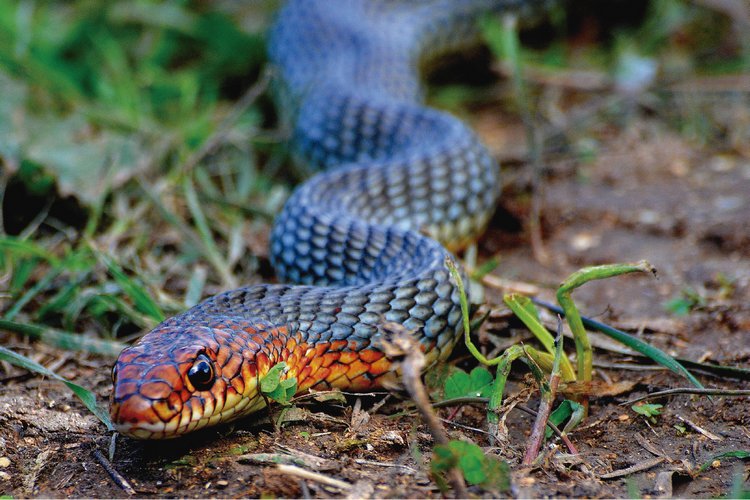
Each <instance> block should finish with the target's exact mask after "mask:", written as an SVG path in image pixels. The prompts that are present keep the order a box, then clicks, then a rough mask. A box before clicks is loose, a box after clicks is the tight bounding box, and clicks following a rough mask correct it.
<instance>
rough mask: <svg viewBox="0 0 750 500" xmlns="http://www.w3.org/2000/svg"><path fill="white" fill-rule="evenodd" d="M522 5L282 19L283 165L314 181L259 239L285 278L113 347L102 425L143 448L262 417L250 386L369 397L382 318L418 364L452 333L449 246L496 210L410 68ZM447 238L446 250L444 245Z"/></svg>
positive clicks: (456, 313) (428, 4) (391, 370)
mask: <svg viewBox="0 0 750 500" xmlns="http://www.w3.org/2000/svg"><path fill="white" fill-rule="evenodd" d="M529 3H533V2H528V1H526V2H524V1H522V0H497V1H487V0H480V1H476V0H470V1H455V0H433V1H395V0H372V1H361V0H345V1H334V0H300V1H290V2H289V3H287V4H286V5H285V6H284V7H283V8H282V9H281V11H280V12H279V14H278V17H277V21H276V22H275V24H274V25H273V27H272V28H271V31H270V33H269V57H270V60H271V63H272V64H273V65H274V67H275V68H276V72H277V73H278V75H279V77H280V80H281V82H282V83H281V85H280V87H279V89H280V90H279V92H278V94H279V95H283V96H285V97H284V98H283V99H282V100H283V103H284V106H283V109H284V110H285V112H286V115H287V116H288V117H289V119H290V121H291V123H292V126H293V134H292V140H291V142H290V147H291V148H292V150H293V154H294V157H295V158H296V159H297V160H298V161H299V162H300V163H302V164H304V165H306V166H307V167H309V168H311V169H317V170H319V172H318V173H316V175H314V176H313V177H311V178H310V179H309V180H308V181H306V182H305V183H303V184H302V185H301V186H300V187H299V188H298V189H297V190H296V191H295V192H294V193H293V194H292V196H291V197H290V198H289V200H288V201H287V203H286V204H285V207H284V209H283V210H282V212H281V214H280V215H279V216H278V217H277V219H276V221H275V223H274V227H273V230H272V235H271V259H272V263H273V265H274V268H275V270H276V272H277V275H278V277H279V280H280V281H281V282H288V283H294V284H274V285H267V284H262V285H253V286H248V287H245V288H240V289H237V290H232V291H228V292H225V293H222V294H219V295H216V296H214V297H211V298H209V299H207V300H205V301H204V302H202V303H200V304H198V305H196V306H195V307H193V308H191V309H189V310H188V311H186V312H184V313H182V314H180V315H178V316H176V317H173V318H170V319H168V320H166V321H164V322H163V323H162V324H160V325H159V326H157V327H156V328H155V329H154V330H152V331H151V332H149V333H148V334H146V335H145V336H143V337H142V338H141V340H140V341H139V342H138V343H136V344H135V345H133V346H131V347H128V348H126V349H125V350H124V351H123V352H122V353H121V354H120V356H119V358H118V360H117V362H116V364H115V367H114V368H113V371H112V377H113V383H114V390H113V394H112V397H111V417H112V421H113V423H114V425H115V427H116V429H117V430H118V431H119V432H120V433H121V434H124V435H127V436H131V437H134V438H140V439H160V438H171V437H176V436H179V435H182V434H185V433H187V432H191V431H193V430H195V429H199V428H202V427H205V426H208V425H214V424H217V423H220V422H225V421H228V420H233V419H235V418H238V417H240V416H243V415H246V414H249V413H252V412H254V411H257V410H259V409H261V408H263V407H264V406H265V404H266V401H265V399H264V398H263V397H262V396H261V394H260V390H259V381H260V379H261V378H262V377H263V376H264V375H265V374H266V373H268V371H269V370H270V369H271V368H272V367H273V366H274V365H275V364H277V363H279V362H281V361H284V362H286V366H287V369H286V371H285V373H284V374H283V377H284V378H290V377H294V378H296V380H297V382H298V391H300V392H301V391H306V390H307V389H309V388H315V389H328V388H340V389H346V390H368V389H372V388H375V387H382V386H383V385H384V384H387V383H389V382H394V381H395V379H396V377H397V375H396V373H395V367H394V366H393V363H392V362H391V360H390V359H389V358H388V357H386V356H385V355H384V353H383V352H382V350H381V348H380V347H379V342H380V337H381V335H382V334H381V329H380V328H379V325H381V324H382V323H383V322H384V321H393V322H398V323H401V324H403V325H404V326H405V327H406V328H407V329H409V330H412V331H414V332H416V333H415V334H416V335H417V336H418V338H419V342H420V344H419V345H420V346H421V348H422V349H423V350H424V352H425V354H426V357H427V362H428V363H434V362H436V361H438V360H441V359H444V358H445V357H446V356H447V355H448V354H449V353H450V351H451V349H452V348H453V346H454V344H455V343H456V340H457V339H458V338H459V337H460V334H461V333H462V326H461V320H460V319H461V310H460V305H459V296H458V292H457V289H456V286H455V285H454V283H452V282H451V280H450V279H449V272H448V270H447V268H446V266H445V259H446V257H449V256H450V253H449V250H448V249H451V250H457V249H459V248H461V247H462V246H464V245H466V244H467V243H468V242H470V241H471V240H472V239H473V238H475V237H476V236H477V235H478V234H479V233H480V232H481V231H482V229H483V227H484V226H485V224H486V222H487V220H488V218H489V216H490V215H491V213H492V212H493V210H494V206H495V203H496V199H497V196H498V193H499V167H498V165H497V164H496V162H495V161H494V160H493V159H492V158H491V157H490V155H489V154H488V152H487V150H486V149H485V148H484V147H483V146H482V144H481V143H480V142H479V140H478V138H477V137H476V136H475V135H474V133H472V131H471V130H470V129H469V128H468V127H467V126H466V125H464V124H463V123H462V122H461V121H459V120H458V119H456V118H455V117H453V116H452V115H450V114H447V113H445V112H442V111H438V110H435V109H431V108H428V107H425V106H424V105H423V104H422V100H423V92H422V90H423V89H422V87H421V83H420V78H419V76H420V69H421V68H423V67H424V66H425V64H426V63H428V62H429V61H430V60H434V59H435V58H436V57H438V56H439V55H441V54H443V53H445V52H448V51H454V50H458V49H461V48H462V47H465V46H467V45H469V44H474V43H476V42H478V39H479V33H478V28H477V17H478V16H479V15H481V14H482V13H484V12H487V11H488V10H491V9H492V10H496V11H503V10H508V9H513V10H522V9H525V8H527V7H528V4H529ZM439 242H442V244H444V245H445V246H443V245H442V244H441V243H439Z"/></svg>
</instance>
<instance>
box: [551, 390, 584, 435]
mask: <svg viewBox="0 0 750 500" xmlns="http://www.w3.org/2000/svg"><path fill="white" fill-rule="evenodd" d="M578 415H580V416H579V417H578V419H577V421H575V422H573V423H574V425H577V424H578V422H580V419H581V418H583V405H582V404H580V403H576V402H575V401H571V400H569V399H566V400H564V401H563V402H562V403H560V405H559V406H558V407H557V408H555V411H553V412H552V413H551V414H550V416H549V421H550V422H552V423H553V424H555V425H556V426H558V427H559V426H560V424H562V423H563V422H565V421H566V420H567V419H568V418H571V417H572V419H576V416H578ZM567 428H568V426H566V430H567ZM571 428H572V427H571ZM551 435H552V429H551V428H549V427H547V429H546V430H545V431H544V437H545V438H547V439H549V437H550V436H551Z"/></svg>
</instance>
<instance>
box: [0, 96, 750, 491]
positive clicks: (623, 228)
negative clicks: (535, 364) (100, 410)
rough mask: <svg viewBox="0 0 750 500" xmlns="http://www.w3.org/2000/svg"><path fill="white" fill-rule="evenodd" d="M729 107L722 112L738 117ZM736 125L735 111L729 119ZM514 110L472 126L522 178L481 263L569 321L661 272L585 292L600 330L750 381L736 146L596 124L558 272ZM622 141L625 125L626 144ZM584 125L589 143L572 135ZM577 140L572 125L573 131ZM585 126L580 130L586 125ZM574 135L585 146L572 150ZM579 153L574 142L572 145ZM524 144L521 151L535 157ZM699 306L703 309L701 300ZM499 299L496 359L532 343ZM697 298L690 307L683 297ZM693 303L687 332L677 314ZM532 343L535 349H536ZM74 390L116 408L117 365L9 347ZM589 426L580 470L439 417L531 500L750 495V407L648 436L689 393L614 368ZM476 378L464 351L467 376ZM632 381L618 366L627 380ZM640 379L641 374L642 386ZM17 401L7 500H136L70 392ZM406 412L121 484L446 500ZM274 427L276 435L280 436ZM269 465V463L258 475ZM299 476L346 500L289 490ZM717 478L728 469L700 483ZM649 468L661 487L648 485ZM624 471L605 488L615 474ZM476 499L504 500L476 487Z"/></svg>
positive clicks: (455, 417) (749, 179)
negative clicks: (744, 370)
mask: <svg viewBox="0 0 750 500" xmlns="http://www.w3.org/2000/svg"><path fill="white" fill-rule="evenodd" d="M721 105H722V104H721V102H719V103H718V104H717V106H721ZM726 106H727V107H729V108H731V107H732V103H731V102H728V103H726ZM502 109H503V107H502V106H500V105H499V104H498V106H494V105H484V106H482V107H481V109H477V110H475V111H474V112H473V113H472V118H471V120H472V122H473V123H474V124H475V126H476V129H477V130H478V131H479V133H480V135H482V136H483V139H485V140H486V142H487V143H488V144H490V147H491V149H492V150H493V151H494V152H495V153H496V154H497V156H498V157H499V158H500V159H501V160H503V162H504V163H505V165H506V167H505V170H506V186H505V192H504V195H503V198H502V202H501V206H500V210H499V215H498V216H496V217H495V219H494V220H493V222H492V224H491V226H490V228H489V229H488V231H487V233H486V234H485V236H484V237H483V239H482V240H481V242H480V245H479V250H480V252H479V256H480V259H486V258H488V257H491V256H494V255H497V256H499V258H500V264H499V266H498V267H497V269H495V271H493V274H494V275H495V276H498V277H501V278H503V279H505V280H506V282H508V281H514V282H518V283H521V284H526V285H527V286H533V287H535V288H536V293H537V294H538V296H539V297H541V298H543V299H545V300H548V301H553V298H554V287H555V285H556V284H557V283H558V282H560V281H561V280H562V279H564V278H565V277H566V276H567V275H568V274H569V273H571V272H573V271H575V270H576V269H578V268H579V267H581V266H585V265H594V264H601V263H607V262H624V261H636V260H639V259H647V260H648V261H650V262H651V263H652V264H653V265H654V266H655V267H656V268H657V270H658V272H659V274H658V278H657V279H654V278H652V277H649V276H647V275H631V276H626V277H619V278H615V279H611V280H606V281H601V282H594V283H589V284H586V285H585V286H584V287H582V288H581V289H580V290H578V291H576V292H575V299H576V301H577V303H578V304H579V306H580V308H581V311H582V312H583V314H586V315H588V316H591V317H594V318H595V319H597V320H599V321H602V322H605V323H608V324H611V325H613V326H616V327H620V328H622V329H625V330H627V331H629V332H631V333H634V334H636V335H638V336H639V337H640V338H642V339H643V340H645V341H647V342H649V343H651V344H653V345H655V346H657V347H660V348H661V349H663V350H665V351H667V352H668V353H670V354H672V355H675V356H678V357H680V358H686V359H691V360H697V361H705V362H712V363H721V364H726V365H733V366H744V367H747V366H748V364H750V222H748V221H750V157H748V156H747V150H745V151H744V154H743V152H742V151H741V150H739V149H737V148H734V147H733V146H732V145H731V144H728V143H727V141H726V140H725V141H723V142H721V143H720V144H719V145H717V143H716V142H713V141H712V140H708V141H703V143H702V142H701V141H698V140H694V139H692V138H690V137H688V136H684V135H680V134H679V133H678V131H677V130H675V128H673V127H671V126H670V123H669V121H668V120H667V119H665V118H664V117H663V116H659V114H658V113H657V114H656V115H653V114H647V113H635V114H633V115H632V116H629V117H625V118H622V117H620V122H619V123H618V121H617V120H613V121H611V122H610V121H607V120H604V119H601V118H599V119H596V120H594V125H593V126H591V125H588V126H586V128H585V130H577V131H574V132H573V133H574V134H578V135H579V136H580V137H584V138H585V141H587V142H583V141H584V139H581V143H582V144H584V145H586V144H589V145H590V144H594V145H595V154H593V155H590V156H586V157H582V156H581V155H573V154H571V153H564V154H563V153H556V152H555V151H554V150H550V148H547V149H545V151H546V152H545V159H544V167H545V169H544V172H543V176H542V178H543V184H544V186H543V194H542V206H543V212H542V221H541V222H542V228H543V239H544V247H545V249H546V252H547V255H548V260H547V261H546V262H540V261H539V260H538V259H535V258H534V256H533V252H532V249H531V246H530V245H529V243H528V241H529V237H528V231H527V230H525V229H522V228H525V227H527V226H528V220H529V217H530V203H529V189H528V187H529V184H530V182H531V181H530V180H531V179H532V178H533V172H532V169H531V167H530V166H528V165H527V164H526V163H524V162H521V161H520V159H521V158H522V157H523V154H524V153H523V151H524V149H523V141H522V140H519V137H521V138H522V137H523V128H522V126H521V125H520V124H519V123H517V122H515V121H514V120H513V119H512V118H509V117H507V116H505V115H504V113H503V111H502ZM613 123H614V124H613ZM573 125H576V124H573ZM573 125H570V126H571V127H573ZM576 126H577V125H576ZM567 133H569V134H570V131H568V132H567ZM569 139H570V136H569ZM519 144H520V146H519ZM686 291H689V293H688V294H687V295H685V292H686ZM501 292H502V291H501V290H496V289H493V288H491V287H490V288H488V289H487V299H488V301H489V302H490V303H491V304H494V305H495V306H494V312H493V314H492V315H491V317H490V320H489V323H487V324H486V325H485V328H484V329H483V330H482V335H481V336H480V341H482V342H483V348H484V349H485V350H490V349H491V348H492V346H493V345H494V344H497V343H501V344H502V343H505V344H506V345H507V344H508V343H509V342H510V340H509V339H511V340H512V339H515V338H520V337H523V336H524V333H523V330H522V328H521V326H520V324H519V323H518V322H517V321H515V320H513V319H512V318H510V317H509V316H508V315H507V314H505V313H504V312H503V307H502V306H501V305H499V304H502V300H501ZM681 294H682V295H681ZM680 297H692V298H693V299H692V300H693V301H692V305H693V307H692V308H691V309H690V310H689V311H688V313H687V314H686V315H677V314H675V313H674V312H673V311H670V310H668V309H667V308H665V304H666V303H667V302H668V301H669V300H671V299H675V298H680ZM523 338H528V337H523ZM6 339H8V342H7V343H8V346H9V347H11V348H13V349H16V350H17V351H18V352H21V353H23V354H27V355H33V356H34V357H35V358H36V359H39V360H41V361H43V362H44V363H45V365H47V366H53V367H54V368H55V369H56V370H57V371H58V372H59V373H60V374H61V375H63V376H65V377H69V378H70V379H72V380H74V381H77V382H79V383H81V384H83V385H85V386H86V387H89V388H93V389H94V390H95V391H96V392H97V394H98V396H99V397H101V398H102V399H104V400H106V398H107V397H108V395H109V391H110V389H111V382H110V379H109V370H110V366H111V363H112V360H111V359H104V358H99V357H94V356H87V355H79V354H74V353H70V352H62V351H57V350H55V349H52V348H49V347H46V346H44V345H41V344H38V343H25V341H23V340H20V339H18V338H15V337H13V338H11V337H6ZM595 361H596V362H597V363H599V364H600V367H599V368H597V370H596V373H595V379H596V380H595V383H596V384H598V385H596V384H595V387H599V389H595V390H594V394H593V395H592V399H591V408H590V414H589V417H588V418H587V419H586V420H585V421H584V422H583V423H582V424H581V425H580V426H579V427H577V428H575V429H574V430H573V431H572V432H570V435H569V437H570V440H571V441H572V442H573V443H574V444H575V446H576V447H577V448H578V450H579V452H580V454H579V455H578V456H575V457H573V456H570V455H567V454H566V449H565V448H564V447H563V446H562V445H561V444H560V441H559V440H558V439H556V438H553V439H551V440H550V441H549V442H548V443H547V444H546V445H545V446H544V447H543V449H542V455H541V459H540V461H539V462H538V465H536V466H535V467H532V468H522V467H521V466H520V461H521V458H522V456H523V453H524V449H525V444H526V439H527V437H528V433H529V431H530V428H531V425H532V419H531V418H530V417H528V416H527V415H525V414H523V413H521V412H518V411H511V412H510V413H509V414H508V419H507V421H506V427H507V435H506V440H505V442H503V443H502V444H501V445H500V446H497V447H494V448H490V447H489V445H488V441H487V435H486V433H484V432H482V431H483V430H484V429H486V421H485V420H484V417H483V412H482V411H481V410H480V408H479V407H473V406H468V405H467V406H464V407H461V408H459V409H455V408H448V409H441V410H440V415H441V416H442V417H443V418H444V419H446V421H447V423H446V424H445V425H446V427H447V429H448V431H449V433H450V434H451V437H452V438H456V439H465V440H470V441H472V442H474V443H477V444H479V445H480V446H483V447H485V449H486V451H487V453H492V454H496V455H498V456H500V457H502V458H504V459H506V460H507V461H508V463H509V464H510V466H511V469H512V470H513V473H512V488H511V490H510V491H509V492H507V493H506V494H508V495H512V496H516V497H543V496H545V497H546V496H564V497H625V496H628V495H634V494H637V495H640V496H644V497H648V496H670V495H673V496H680V497H716V496H720V495H726V494H728V493H729V492H730V491H732V490H731V488H732V484H733V481H736V480H739V481H742V482H743V483H744V488H745V489H746V490H747V489H750V482H748V471H749V470H750V468H749V465H750V464H748V462H744V463H743V461H742V460H740V459H732V458H722V459H718V460H713V463H711V462H712V459H713V457H715V456H716V455H717V454H719V453H722V452H728V451H737V450H746V451H747V450H750V399H748V398H747V397H714V398H713V399H712V400H709V399H707V398H705V397H701V396H691V395H677V396H672V397H668V398H661V399H658V400H655V401H652V402H658V403H661V404H663V405H664V407H663V408H662V414H661V415H659V416H657V417H656V418H654V420H653V421H648V420H647V419H645V418H644V417H642V416H640V415H638V414H636V413H635V412H633V411H632V410H631V409H630V404H626V405H622V403H624V402H626V401H628V400H630V399H633V398H636V397H639V396H643V395H645V394H646V393H648V392H654V391H657V390H661V389H666V388H674V387H685V386H688V385H689V384H688V382H687V381H686V380H685V379H683V378H680V377H679V376H677V375H674V374H672V373H671V372H667V371H664V370H659V369H652V367H651V366H650V365H646V364H643V362H642V361H640V360H638V359H636V358H633V357H630V356H625V355H620V354H613V353H610V352H607V351H605V350H601V349H597V350H596V352H595ZM452 362H454V363H457V364H458V365H459V366H462V367H471V366H472V362H470V361H469V360H468V356H467V354H466V352H464V351H463V350H461V349H459V350H458V351H457V352H456V353H455V355H454V357H453V361H452ZM615 364H617V366H615ZM625 364H628V366H630V367H631V368H634V369H624V368H625V367H624V366H623V365H625ZM2 373H3V377H4V380H3V389H2V393H1V394H0V494H7V495H12V496H15V497H36V496H41V497H68V496H73V497H82V496H84V497H125V496H128V493H127V492H126V491H125V490H124V489H122V487H121V486H118V485H117V484H116V483H115V482H114V481H113V479H112V478H111V477H110V475H109V474H108V472H107V471H106V470H105V467H104V466H103V465H102V464H103V463H106V462H107V461H108V460H107V459H106V458H103V457H107V456H108V450H109V449H110V434H109V433H107V431H106V429H105V428H104V426H103V425H101V424H100V423H99V422H98V421H97V420H96V419H95V417H93V416H92V415H91V414H89V413H88V412H87V411H86V409H85V408H84V407H83V406H82V405H81V403H80V402H79V401H78V400H77V399H76V398H75V397H74V396H73V395H72V394H71V393H70V392H68V391H66V390H65V388H64V387H63V386H61V385H60V384H58V383H56V382H54V381H49V380H46V379H42V378H39V377H35V376H30V375H28V374H26V373H25V372H23V371H20V370H17V369H13V368H11V369H7V368H5V369H3V372H2ZM697 375H698V377H699V379H700V380H701V382H702V383H703V384H704V385H706V386H709V387H719V388H728V389H750V383H749V382H748V381H747V380H740V379H732V378H719V377H716V376H710V375H706V374H697ZM533 387H534V386H533V383H531V381H530V379H529V377H528V373H527V372H526V371H525V370H524V368H523V366H522V365H521V364H520V363H518V366H517V367H516V368H515V369H514V371H513V372H512V374H511V383H509V385H508V388H507V389H506V394H507V400H509V401H510V400H513V399H514V398H515V397H519V398H522V399H523V400H524V401H526V404H527V405H528V406H530V407H532V408H536V407H537V405H538V393H537V392H535V391H534V390H533ZM402 398H403V396H401V395H399V394H389V393H385V392H383V393H377V394H375V395H366V396H359V397H358V396H347V399H346V402H334V403H305V404H300V405H299V406H298V408H299V410H298V411H296V412H295V414H293V415H291V416H289V415H287V417H288V420H287V421H286V422H285V423H284V425H283V426H281V428H280V429H275V428H274V426H273V425H271V424H270V423H269V415H268V414H267V413H263V414H260V415H258V416H257V417H252V418H249V419H245V420H243V421H240V422H238V423H236V424H234V425H232V426H225V427H220V428H214V429H208V430H206V431H204V432H199V433H196V434H194V435H191V436H188V437H186V438H183V439H177V440H171V441H167V442H148V443H144V442H138V441H133V440H129V439H126V438H120V439H117V441H116V446H115V450H114V456H113V458H112V460H111V467H112V468H113V469H114V470H116V471H117V472H119V474H121V475H122V477H124V478H125V479H126V480H127V482H128V483H129V484H130V485H131V486H132V488H133V490H134V491H135V494H137V495H138V496H149V497H151V496H153V497H257V496H266V497H268V496H274V497H277V496H278V497H308V496H309V497H345V496H347V495H348V496H350V497H436V496H440V491H439V489H438V488H437V486H436V484H435V482H434V481H432V480H431V478H430V476H429V473H428V471H429V465H428V464H429V457H430V450H431V447H432V445H433V439H432V436H431V435H430V433H429V431H428V429H427V427H426V426H425V424H424V423H423V422H422V420H421V419H420V417H419V415H418V414H417V413H416V412H415V411H414V409H413V405H411V404H410V403H409V402H408V401H404V400H403V399H402ZM279 415H280V414H279V410H278V409H275V410H274V411H273V412H272V415H270V417H272V418H278V417H279ZM260 454H265V455H260ZM282 459H283V460H288V461H290V462H289V463H293V464H297V465H299V466H300V467H302V468H304V469H307V470H311V471H314V472H316V473H319V474H321V475H323V476H326V477H328V478H332V479H336V480H339V481H344V482H346V483H348V484H349V485H350V486H349V487H347V488H346V489H341V488H340V487H336V486H332V485H327V484H322V483H319V482H317V481H313V480H305V479H300V478H298V477H295V476H291V475H288V474H286V473H283V472H282V471H280V469H279V468H278V467H277V466H276V465H275V463H274V461H279V460H282ZM705 462H709V463H710V466H709V467H708V469H707V470H705V471H704V472H701V473H698V469H699V467H700V466H701V465H702V464H704V463H705ZM647 465H651V466H650V467H646V466H647ZM633 466H642V467H644V468H643V469H642V470H634V471H631V472H629V473H628V472H627V471H624V472H623V474H622V475H620V476H617V477H614V478H611V479H607V478H606V476H605V477H603V476H604V475H606V474H607V473H612V472H613V471H620V470H624V469H628V468H630V467H633ZM469 491H470V493H471V494H473V495H477V496H494V495H496V494H497V492H491V491H490V492H487V491H483V490H481V489H479V488H477V487H471V488H470V490H469Z"/></svg>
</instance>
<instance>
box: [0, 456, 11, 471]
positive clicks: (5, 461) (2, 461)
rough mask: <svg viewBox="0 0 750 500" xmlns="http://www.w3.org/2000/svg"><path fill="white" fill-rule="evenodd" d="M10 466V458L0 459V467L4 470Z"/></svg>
mask: <svg viewBox="0 0 750 500" xmlns="http://www.w3.org/2000/svg"><path fill="white" fill-rule="evenodd" d="M9 465H10V458H8V457H0V467H2V468H5V467H7V466H9Z"/></svg>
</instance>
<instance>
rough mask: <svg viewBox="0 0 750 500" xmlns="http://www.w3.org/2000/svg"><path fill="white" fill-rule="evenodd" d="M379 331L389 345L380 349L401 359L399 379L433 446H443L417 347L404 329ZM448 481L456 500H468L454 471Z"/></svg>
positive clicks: (444, 441)
mask: <svg viewBox="0 0 750 500" xmlns="http://www.w3.org/2000/svg"><path fill="white" fill-rule="evenodd" d="M383 328H384V330H385V332H386V333H387V334H389V335H388V336H389V337H390V338H391V339H392V340H390V341H382V344H383V349H384V351H385V354H386V356H388V357H389V358H391V359H393V358H403V361H402V362H401V378H402V380H403V382H404V387H405V388H406V390H407V391H408V392H409V395H410V396H411V398H412V400H413V401H414V404H415V405H416V406H417V409H418V410H419V412H420V413H421V414H422V419H423V420H424V421H425V423H426V424H427V427H429V429H430V433H431V434H432V437H433V439H434V440H435V443H436V444H439V445H443V446H447V445H448V443H449V439H448V433H447V432H446V431H445V429H444V428H443V426H442V425H441V424H440V420H439V419H438V417H437V415H435V412H434V411H432V405H431V404H430V398H429V396H428V395H427V391H426V390H425V388H424V385H423V384H422V380H421V378H420V377H421V374H422V369H423V368H424V365H425V359H424V353H423V352H422V350H421V349H420V348H419V346H418V345H417V342H416V341H415V340H414V337H412V336H411V335H410V334H409V333H408V332H407V331H406V329H405V328H404V327H403V326H401V325H398V324H395V323H386V324H385V325H383ZM447 475H448V480H449V481H450V483H451V486H452V488H453V492H454V494H455V496H456V498H468V496H469V493H468V491H467V490H466V484H465V483H464V478H463V475H462V474H461V471H460V470H459V469H458V468H457V467H451V468H450V469H449V470H448V474H447Z"/></svg>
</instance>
